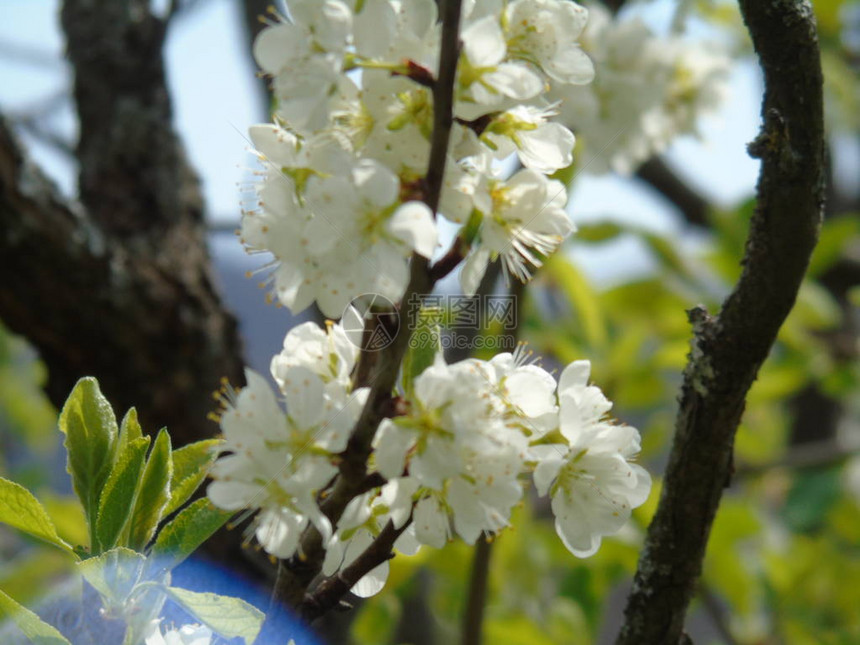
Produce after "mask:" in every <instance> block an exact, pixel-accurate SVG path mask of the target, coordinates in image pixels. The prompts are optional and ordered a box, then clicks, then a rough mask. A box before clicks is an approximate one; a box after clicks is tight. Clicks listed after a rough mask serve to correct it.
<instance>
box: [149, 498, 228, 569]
mask: <svg viewBox="0 0 860 645" xmlns="http://www.w3.org/2000/svg"><path fill="white" fill-rule="evenodd" d="M232 515H233V512H232V511H222V510H221V509H220V508H216V507H215V506H213V505H212V503H211V502H210V501H209V500H208V499H206V498H203V499H198V500H197V501H196V502H194V503H193V504H190V505H189V506H187V507H186V508H184V509H182V511H181V512H180V513H179V514H178V515H177V516H176V517H174V518H173V519H172V520H171V521H170V523H169V524H167V525H166V526H165V527H164V528H163V529H161V531H159V533H158V538H157V539H156V540H155V545H154V546H153V547H152V554H151V555H150V558H153V559H154V560H155V562H156V564H157V565H158V566H160V567H165V568H167V569H172V568H174V567H175V566H177V565H178V564H179V563H180V562H182V561H183V560H185V558H187V557H188V556H189V555H191V554H192V553H193V552H194V551H195V550H196V549H197V547H199V546H200V545H201V544H203V543H204V542H205V541H206V540H208V539H209V537H210V536H211V535H212V534H213V533H215V531H217V530H218V529H219V528H221V527H222V526H223V525H224V523H225V522H226V521H227V520H229V519H230V517H231V516H232Z"/></svg>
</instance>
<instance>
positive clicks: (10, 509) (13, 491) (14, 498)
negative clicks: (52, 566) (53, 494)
mask: <svg viewBox="0 0 860 645" xmlns="http://www.w3.org/2000/svg"><path fill="white" fill-rule="evenodd" d="M0 522H3V523H4V524H8V525H9V526H12V527H14V528H16V529H18V530H19V531H24V532H25V533H29V534H30V535H32V536H33V537H37V538H39V539H40V540H44V541H45V542H47V543H48V544H53V545H54V546H58V547H60V548H61V549H63V550H64V551H68V552H69V553H74V552H73V550H72V547H71V545H70V544H67V543H66V542H65V541H64V540H63V539H62V538H60V536H59V535H57V529H56V527H55V526H54V523H53V522H52V521H51V518H50V517H48V513H47V512H46V511H45V509H44V507H43V506H42V505H41V504H40V503H39V500H37V499H36V498H35V497H33V494H32V493H31V492H30V491H28V490H27V489H26V488H24V487H23V486H20V485H18V484H16V483H15V482H11V481H9V480H8V479H3V478H2V477H0Z"/></svg>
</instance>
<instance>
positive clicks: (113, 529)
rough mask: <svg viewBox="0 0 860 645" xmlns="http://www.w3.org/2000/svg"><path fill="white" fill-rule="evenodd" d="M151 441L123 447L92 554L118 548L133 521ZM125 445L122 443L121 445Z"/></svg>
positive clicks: (104, 491)
mask: <svg viewBox="0 0 860 645" xmlns="http://www.w3.org/2000/svg"><path fill="white" fill-rule="evenodd" d="M149 442H150V439H149V437H138V438H136V439H132V440H131V442H130V443H128V444H125V445H123V446H122V447H121V448H120V450H119V451H118V452H119V456H118V457H117V461H116V464H114V467H113V470H112V471H111V474H110V476H109V477H108V480H107V482H106V483H105V486H104V488H103V489H102V494H101V497H100V498H99V514H98V520H97V521H96V535H95V539H94V540H93V553H101V552H103V551H107V550H108V549H112V548H113V547H115V546H117V545H119V544H120V543H121V542H122V540H121V537H122V536H123V534H124V533H126V534H127V533H128V530H127V527H128V525H129V522H130V520H131V512H132V508H133V507H134V502H135V498H136V497H137V496H138V494H139V493H138V488H139V487H140V485H141V477H140V474H141V471H142V470H143V460H144V457H146V449H147V448H149ZM122 443H123V442H122V441H120V444H122Z"/></svg>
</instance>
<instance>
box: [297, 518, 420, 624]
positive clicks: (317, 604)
mask: <svg viewBox="0 0 860 645" xmlns="http://www.w3.org/2000/svg"><path fill="white" fill-rule="evenodd" d="M410 522H411V519H410V520H409V521H408V522H406V523H405V524H404V525H403V526H401V527H400V528H399V529H395V528H394V525H393V524H392V523H391V522H388V523H387V524H386V525H385V528H383V529H382V531H380V533H379V535H377V536H376V539H375V540H374V541H373V542H372V543H371V545H370V546H369V547H367V549H365V550H364V552H363V553H362V554H361V555H359V556H358V557H357V558H356V559H355V560H353V562H352V563H351V564H350V565H349V566H347V567H344V568H343V569H342V570H341V571H340V572H338V573H336V574H334V575H333V576H329V577H328V578H325V579H324V580H322V581H321V582H320V583H319V584H318V585H317V586H316V588H314V590H313V592H312V593H309V594H307V595H306V596H305V598H304V601H303V602H302V604H301V605H300V606H299V615H300V616H301V617H302V618H304V619H305V620H307V621H308V622H310V621H312V620H314V619H316V618H319V617H320V616H322V615H323V614H325V613H326V612H327V611H330V610H331V609H333V608H335V607H336V606H337V605H338V604H339V603H340V601H341V598H343V597H344V596H345V595H346V594H347V593H349V590H350V589H352V588H353V587H354V586H355V584H356V583H357V582H358V581H359V580H361V579H362V578H363V577H364V576H366V575H367V574H368V573H370V572H371V571H373V570H374V569H375V568H376V567H378V566H379V565H380V564H382V563H384V562H387V561H388V560H390V559H391V558H392V557H394V552H393V549H394V543H395V542H396V541H397V538H399V537H400V536H401V535H402V534H403V532H404V531H405V530H406V529H407V528H408V527H409V524H410Z"/></svg>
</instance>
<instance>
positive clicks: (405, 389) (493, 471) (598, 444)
mask: <svg viewBox="0 0 860 645" xmlns="http://www.w3.org/2000/svg"><path fill="white" fill-rule="evenodd" d="M287 5H288V15H287V16H282V17H279V18H278V20H277V21H275V22H273V23H272V24H270V25H269V26H268V27H267V28H266V29H264V30H263V31H262V33H261V34H260V36H259V37H258V39H257V41H256V43H255V47H254V54H255V56H256V59H257V61H258V63H259V64H260V66H261V67H262V69H263V71H264V72H265V73H266V74H267V75H268V76H269V77H270V78H271V79H272V87H273V91H274V94H275V96H276V98H277V111H276V113H275V115H274V118H273V123H269V124H264V125H257V126H254V127H252V128H251V132H250V135H251V139H252V141H253V145H254V148H255V150H256V153H257V155H258V157H259V159H260V160H261V162H262V163H263V168H264V170H263V171H262V172H261V173H260V175H261V176H262V180H261V181H260V183H259V184H258V185H257V187H256V189H255V200H256V201H255V204H254V207H253V208H251V209H249V210H247V211H245V213H244V216H243V222H242V231H241V234H242V238H243V242H244V244H245V245H246V247H247V248H248V249H249V250H252V251H260V252H269V253H271V254H273V255H274V262H273V264H272V265H271V267H270V268H271V269H272V275H271V281H272V283H273V285H272V287H273V292H274V294H275V296H276V297H277V298H278V300H279V301H280V302H282V303H283V304H285V305H286V306H288V307H289V308H290V309H291V310H292V311H293V312H297V311H299V310H302V309H304V308H306V307H308V306H309V305H311V304H312V303H314V302H315V303H316V304H317V305H318V306H319V308H320V310H321V311H322V312H323V314H325V315H326V316H327V317H329V318H339V317H340V316H341V315H342V314H343V313H344V311H345V310H347V311H352V310H351V309H348V305H349V303H350V302H351V301H352V300H353V299H354V298H355V297H356V296H359V295H361V294H364V293H374V294H379V295H381V296H384V297H385V298H387V299H389V300H390V301H392V302H397V301H399V300H400V299H401V298H402V296H403V295H404V292H405V289H406V286H407V282H408V279H409V274H410V267H409V262H410V260H411V258H412V257H413V255H414V254H417V255H418V256H422V257H424V258H427V259H431V257H432V256H433V255H434V253H435V252H436V247H437V242H438V240H437V222H436V217H437V216H442V217H444V218H446V219H447V220H449V221H450V222H453V223H455V224H459V225H460V226H461V228H460V232H459V239H458V241H457V242H456V243H455V244H456V246H455V247H453V248H454V249H456V250H457V253H458V259H459V260H462V261H463V263H462V264H463V266H462V271H461V284H462V287H463V290H464V291H465V292H466V293H467V294H472V293H474V292H475V290H476V289H477V286H478V284H479V282H480V280H481V278H482V276H483V275H484V273H485V271H486V268H487V266H488V263H489V262H490V261H491V260H497V259H498V260H500V261H501V264H502V265H503V267H504V268H505V270H506V271H507V273H509V274H510V275H512V276H514V277H516V278H518V279H520V280H522V281H526V280H528V279H529V277H530V275H531V270H532V269H533V268H536V267H539V266H540V264H541V261H542V258H543V257H545V256H547V255H549V254H551V253H553V252H554V251H555V250H556V249H557V248H558V246H559V245H560V244H561V242H562V241H563V240H564V239H565V238H566V237H567V236H568V235H570V234H571V233H572V232H573V230H574V227H573V225H572V224H571V222H570V220H569V218H568V216H567V213H566V212H565V204H566V201H567V194H566V191H565V187H564V185H563V184H562V183H560V182H558V181H556V180H553V179H551V178H550V175H552V174H553V173H555V172H556V171H558V170H560V169H563V168H566V167H569V166H570V165H571V164H572V163H573V147H574V135H573V133H572V132H571V130H570V129H569V127H568V126H567V125H563V124H562V121H561V120H559V119H558V117H559V110H567V107H566V106H563V105H562V104H561V103H560V102H559V101H558V100H557V99H556V98H555V97H562V96H571V97H582V96H592V95H593V93H592V94H587V92H588V91H589V90H583V91H584V92H586V94H582V93H581V92H580V90H577V88H579V87H583V86H585V85H586V84H588V83H590V82H591V80H592V78H593V77H594V66H593V64H592V61H591V59H590V58H589V57H588V56H587V55H586V53H584V51H583V49H581V48H580V44H579V40H580V38H581V37H582V34H583V30H584V29H585V26H586V22H587V18H588V12H587V11H586V10H585V9H584V8H583V7H582V6H580V5H578V4H576V3H575V2H572V1H570V0H467V1H465V2H464V3H463V7H462V9H463V14H462V24H461V28H460V40H461V42H462V49H461V51H460V53H459V57H458V58H457V61H456V64H457V69H456V76H455V79H454V88H453V116H454V123H453V127H452V130H451V133H450V137H449V141H448V146H447V155H448V156H447V159H446V166H445V174H444V177H442V178H441V181H442V184H443V185H442V191H441V196H440V200H439V206H438V211H439V212H438V213H433V212H431V211H430V209H429V207H428V206H427V205H426V203H425V200H426V199H427V194H426V191H427V185H426V180H425V175H426V174H427V171H428V168H427V165H428V157H429V153H430V150H431V146H432V138H433V129H434V114H433V110H434V84H435V83H436V80H435V76H436V74H437V68H438V65H439V59H440V40H441V27H440V25H439V22H438V16H437V3H436V1H435V0H288V2H287ZM599 29H602V30H604V31H606V29H607V28H606V27H605V26H603V27H599ZM634 31H635V30H634ZM634 35H635V34H634ZM594 38H595V39H597V36H594ZM613 39H614V40H613V42H611V43H610V45H609V49H610V50H611V55H610V54H606V53H605V51H604V50H603V49H599V48H598V47H597V44H595V51H596V52H597V53H598V56H597V58H598V59H599V60H600V62H605V61H606V60H607V59H612V57H613V56H615V55H616V54H615V53H614V52H615V50H616V49H622V48H623V43H622V42H620V37H615V36H613ZM616 40H618V42H615V41H616ZM601 46H603V45H601ZM631 47H632V48H633V49H635V48H636V47H637V45H636V44H635V43H634V45H632V46H631ZM632 69H633V70H634V71H633V72H632V74H633V76H635V75H636V74H637V73H638V71H636V70H638V69H639V68H637V67H636V66H635V65H634V67H633V68H632ZM609 78H610V80H605V81H601V82H602V83H604V85H602V86H601V87H602V88H606V87H610V86H611V83H612V80H611V73H610V77H609ZM651 80H652V79H650V78H643V79H641V82H642V86H643V88H644V89H647V90H648V91H649V92H650V91H651V90H652V88H651V87H649V83H650V82H651ZM664 89H665V84H664ZM603 91H604V90H600V92H603ZM624 91H625V92H630V94H629V95H625V97H626V98H627V100H629V101H631V103H635V101H636V100H639V97H638V96H637V95H636V93H635V92H631V90H630V86H629V85H627V86H626V87H625V88H624ZM654 91H657V92H659V91H662V90H660V89H659V88H657V89H655V90H654ZM578 92H579V93H578ZM600 92H598V93H597V94H594V95H595V96H596V95H599V94H600ZM680 94H682V96H681V97H680V98H679V99H678V100H679V101H681V102H683V100H686V99H687V95H686V94H683V92H680ZM573 103H575V100H574V99H571V104H573ZM634 109H638V108H634ZM678 110H679V112H678V114H680V113H681V112H683V110H682V109H681V108H680V107H679V108H678ZM685 114H686V113H685ZM564 116H565V119H567V121H566V123H567V124H568V125H569V124H571V123H574V121H573V120H572V119H571V118H568V115H567V112H565V114H564ZM681 120H682V119H681V117H679V116H675V117H673V118H672V119H669V121H671V124H668V125H662V126H661V128H662V129H660V128H656V126H654V127H653V128H652V129H655V128H656V129H660V132H661V135H660V136H669V135H668V132H669V131H670V130H671V129H672V128H673V127H677V126H676V125H672V124H676V123H677V122H679V121H681ZM577 127H578V126H577ZM583 129H584V128H583ZM649 132H650V130H649ZM649 136H651V137H652V139H654V137H655V136H656V135H654V134H653V133H651V134H649ZM514 155H516V157H517V158H518V160H519V165H520V168H519V170H517V171H516V172H514V173H513V174H510V176H505V175H504V174H503V173H502V172H501V170H500V168H501V167H502V165H503V164H501V163H500V162H502V161H503V160H505V159H508V158H511V157H513V156H514ZM402 333H408V332H405V331H404V332H402ZM352 340H355V339H352ZM357 345H359V343H353V342H351V339H350V337H349V336H348V335H347V333H346V332H345V331H344V329H343V327H342V326H341V325H340V324H335V323H331V322H329V323H327V326H326V328H325V329H321V328H319V327H317V326H316V325H315V324H313V323H305V324H303V325H300V326H299V327H297V328H295V329H293V330H292V331H290V332H289V333H288V334H287V337H286V339H285V341H284V350H283V352H281V353H280V354H278V355H277V356H275V358H274V359H273V360H272V364H271V375H272V378H273V380H274V382H275V384H276V385H277V388H276V390H275V389H273V388H272V387H271V386H270V385H269V384H268V383H267V381H266V380H265V379H264V377H262V376H260V375H258V374H256V373H254V372H251V371H249V372H248V373H247V386H246V387H245V388H244V389H242V390H241V391H239V392H238V393H237V392H234V391H232V390H225V396H224V398H223V401H222V402H223V405H224V409H223V410H222V412H221V415H220V417H219V419H220V424H221V429H222V431H223V437H224V441H223V443H222V444H221V446H220V449H219V450H220V455H219V458H218V460H217V461H216V463H215V465H214V467H213V469H212V473H211V474H212V477H213V479H214V481H213V483H211V484H210V486H209V490H208V494H209V497H210V499H211V500H212V501H213V503H214V504H216V505H217V506H219V507H220V508H223V509H227V510H236V511H239V510H243V511H246V512H247V513H249V514H250V513H256V518H255V521H254V523H253V524H252V527H253V529H252V530H253V531H254V533H255V535H256V538H257V540H258V542H259V543H260V545H261V546H262V547H263V549H265V550H266V551H267V552H268V553H270V554H272V555H273V556H276V557H279V558H289V557H292V556H298V557H299V558H300V559H301V558H303V557H304V556H305V555H306V554H303V553H302V552H301V539H300V538H301V536H302V534H303V533H304V532H305V531H306V530H308V529H309V528H310V527H315V529H316V530H317V531H318V533H319V535H320V537H321V540H322V544H323V546H324V547H325V559H324V561H323V562H322V563H321V570H322V573H323V574H324V575H327V576H331V575H335V574H337V572H338V571H343V570H344V569H345V568H346V567H348V566H349V565H350V564H351V563H353V562H354V561H355V560H356V558H358V557H359V556H360V555H361V554H362V553H366V551H367V549H368V547H369V546H370V545H372V544H374V541H375V540H376V539H377V538H378V537H380V535H381V534H382V533H383V532H384V531H388V532H389V533H388V535H389V536H390V537H391V538H392V539H393V538H394V537H396V541H394V544H393V547H394V550H395V551H398V552H400V553H405V554H411V553H415V552H416V551H417V550H418V549H419V548H420V547H421V546H422V545H426V546H430V547H435V548H440V547H442V546H444V545H445V544H446V542H448V541H449V540H451V539H454V537H455V536H456V537H459V538H461V539H462V540H464V541H465V542H467V543H469V544H474V543H475V541H476V540H479V539H485V538H490V537H492V536H494V535H495V534H497V533H499V532H500V531H502V530H504V529H505V527H507V526H508V524H509V522H510V519H511V512H512V509H513V508H514V506H515V505H517V504H518V503H519V502H520V501H521V500H522V499H523V498H524V496H525V494H526V491H527V489H528V488H529V487H531V486H532V485H533V487H534V490H535V491H536V492H537V493H538V494H540V495H548V496H550V497H551V500H552V501H551V507H552V510H553V512H554V514H555V518H556V529H557V531H558V533H559V535H560V536H561V539H562V540H563V542H564V544H565V545H566V546H567V547H568V549H569V550H570V551H571V552H572V553H574V554H576V555H578V556H583V557H584V556H588V555H590V554H592V553H594V551H596V550H597V548H598V547H599V545H600V541H601V538H602V537H603V536H606V535H610V534H613V533H616V532H617V531H618V530H619V529H620V528H621V526H622V525H623V524H624V522H625V521H626V520H627V519H628V518H629V516H630V513H631V509H633V508H635V507H636V506H638V505H640V504H642V503H643V502H644V500H645V499H646V497H647V495H648V493H649V491H650V486H651V480H650V477H649V475H648V473H647V472H646V471H645V470H644V469H642V468H641V467H640V466H638V465H636V464H635V463H634V460H635V458H636V456H637V454H638V452H639V433H638V432H637V431H636V430H635V429H634V428H631V427H629V426H625V425H620V424H617V423H615V422H613V421H612V420H611V419H609V417H608V416H607V414H608V412H609V410H610V408H611V404H610V403H609V401H608V400H607V399H606V398H605V397H604V396H603V394H602V393H601V391H600V390H599V389H598V388H597V387H595V386H593V385H589V383H588V378H589V372H590V364H589V363H588V362H587V361H581V362H576V363H573V364H571V365H570V366H568V367H567V368H566V369H565V370H564V371H563V373H562V374H561V377H560V380H559V381H558V382H557V381H556V379H555V378H554V377H553V376H552V375H551V374H550V373H549V372H547V371H546V370H544V369H543V368H541V367H540V366H538V365H537V364H536V363H535V362H533V361H531V360H529V358H528V356H527V355H526V353H525V352H520V351H518V352H515V353H514V354H501V355H498V356H496V357H495V358H493V359H492V360H489V361H484V360H477V359H469V360H465V361H462V362H459V363H456V364H451V365H449V364H446V363H445V361H444V359H443V358H442V356H441V354H439V355H437V356H436V359H435V362H434V363H433V364H432V365H430V366H429V367H426V368H425V369H424V370H423V371H421V373H420V374H414V375H410V376H409V378H408V379H407V378H406V377H403V378H402V379H401V382H400V383H399V385H398V386H397V389H396V392H393V393H392V396H393V397H395V399H394V401H393V403H394V404H393V405H392V406H390V410H388V411H387V414H388V416H387V417H386V418H384V419H383V420H382V421H381V423H380V424H379V426H378V428H376V432H375V435H373V442H372V446H368V449H371V448H372V452H371V453H370V455H369V459H368V461H367V464H366V467H367V474H368V479H367V482H368V483H367V485H366V486H365V487H363V488H360V489H356V490H355V493H354V495H356V496H354V497H353V499H352V500H351V501H349V502H348V503H347V504H346V506H345V508H343V512H342V513H339V512H337V511H334V512H331V508H332V507H331V505H329V506H327V507H326V512H327V513H328V516H327V515H326V513H324V512H323V509H322V504H323V500H325V499H327V498H329V493H330V492H331V491H332V490H333V487H334V486H335V485H336V483H337V482H338V477H339V466H341V465H342V464H347V463H349V462H348V461H344V457H345V454H344V451H346V450H347V446H348V440H349V437H350V433H351V432H352V431H353V429H354V427H355V425H356V422H357V420H358V418H359V416H360V414H361V411H362V409H363V406H364V405H365V403H366V401H367V399H368V393H369V389H368V388H366V387H359V385H358V384H357V383H356V379H357V378H358V377H357V373H358V372H361V371H362V370H359V369H358V366H357V363H358V361H359V352H358V349H357ZM404 369H405V368H404ZM362 378H363V377H362ZM361 385H363V383H362V384H361ZM374 396H375V395H374ZM282 402H283V403H284V404H285V409H284V407H282ZM350 485H351V484H350ZM338 490H342V489H338ZM344 502H346V500H344ZM392 531H394V532H393V533H392ZM364 571H365V570H364V569H362V573H364ZM387 575H388V563H387V562H382V564H379V565H378V566H377V567H376V568H375V569H373V570H372V571H369V572H368V573H366V575H364V577H363V578H362V579H361V580H359V581H358V583H357V584H355V586H354V587H353V592H354V593H356V594H358V595H360V596H369V595H372V594H374V593H377V592H378V591H379V590H380V589H381V588H382V587H383V585H384V584H385V580H386V578H387Z"/></svg>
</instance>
